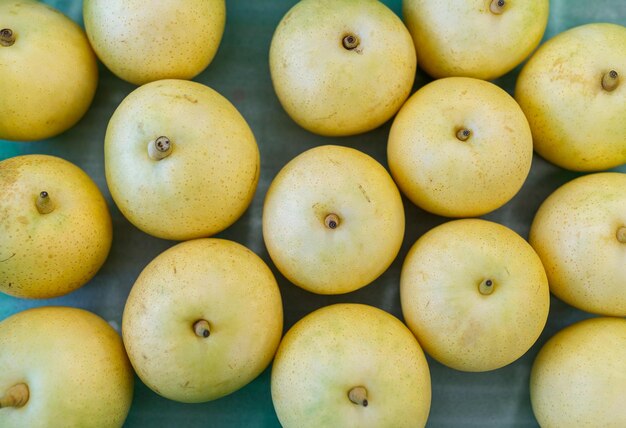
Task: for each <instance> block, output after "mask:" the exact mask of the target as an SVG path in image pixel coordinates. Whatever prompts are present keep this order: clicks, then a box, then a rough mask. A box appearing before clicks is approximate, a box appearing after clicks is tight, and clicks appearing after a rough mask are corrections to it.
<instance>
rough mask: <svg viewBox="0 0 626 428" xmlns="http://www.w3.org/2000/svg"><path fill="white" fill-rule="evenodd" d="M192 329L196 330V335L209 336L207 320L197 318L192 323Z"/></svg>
mask: <svg viewBox="0 0 626 428" xmlns="http://www.w3.org/2000/svg"><path fill="white" fill-rule="evenodd" d="M193 331H195V332H196V336H198V337H209V335H210V334H211V330H210V328H209V322H208V321H207V320H198V321H196V322H195V323H194V324H193Z"/></svg>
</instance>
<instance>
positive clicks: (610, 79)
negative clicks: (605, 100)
mask: <svg viewBox="0 0 626 428" xmlns="http://www.w3.org/2000/svg"><path fill="white" fill-rule="evenodd" d="M618 85H619V74H618V73H617V71H615V70H611V71H609V72H608V73H606V74H605V75H604V76H602V88H603V89H604V90H605V91H607V92H611V91H613V90H614V89H616V88H617V86H618Z"/></svg>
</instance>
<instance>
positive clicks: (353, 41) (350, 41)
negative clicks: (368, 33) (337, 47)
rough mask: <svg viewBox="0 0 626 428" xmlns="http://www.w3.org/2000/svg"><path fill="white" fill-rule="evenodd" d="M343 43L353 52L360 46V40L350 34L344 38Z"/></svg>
mask: <svg viewBox="0 0 626 428" xmlns="http://www.w3.org/2000/svg"><path fill="white" fill-rule="evenodd" d="M341 43H342V44H343V47H344V48H345V49H347V50H349V51H351V50H353V49H356V48H357V47H358V46H359V38H358V37H357V36H355V35H354V34H348V35H347V36H345V37H344V38H343V40H342V41H341Z"/></svg>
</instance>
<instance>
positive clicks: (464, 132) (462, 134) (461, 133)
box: [456, 128, 472, 141]
mask: <svg viewBox="0 0 626 428" xmlns="http://www.w3.org/2000/svg"><path fill="white" fill-rule="evenodd" d="M471 135H472V131H470V130H469V129H466V128H461V129H459V130H458V131H457V132H456V138H458V139H459V140H461V141H467V140H469V137H470V136H471Z"/></svg>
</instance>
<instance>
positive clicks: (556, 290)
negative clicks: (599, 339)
mask: <svg viewBox="0 0 626 428" xmlns="http://www.w3.org/2000/svg"><path fill="white" fill-rule="evenodd" d="M625 190H626V174H624V173H619V172H602V173H596V174H590V175H586V176H582V177H579V178H577V179H574V180H572V181H570V182H568V183H565V184H564V185H563V186H561V187H560V188H558V189H557V190H556V191H554V193H552V194H551V195H550V196H549V197H548V198H547V199H546V200H545V201H544V202H543V203H542V204H541V206H540V207H539V210H538V211H537V213H536V214H535V218H534V220H533V222H532V225H531V228H530V237H529V240H530V244H531V245H532V246H533V248H534V249H535V251H537V254H539V257H541V260H542V261H543V264H544V266H545V267H546V273H547V274H548V281H549V282H550V291H552V293H553V294H554V295H555V296H556V297H558V298H559V299H561V300H563V301H564V302H566V303H568V304H570V305H572V306H575V307H577V308H578V309H582V310H583V311H587V312H593V313H596V314H603V315H612V316H620V317H623V316H626V192H625Z"/></svg>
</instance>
